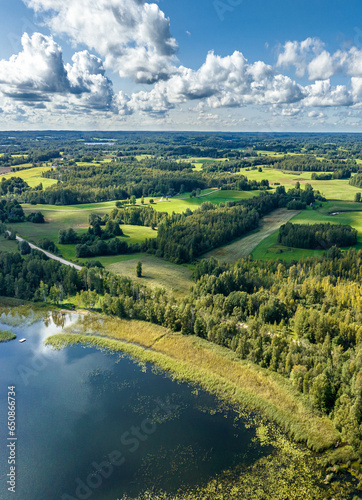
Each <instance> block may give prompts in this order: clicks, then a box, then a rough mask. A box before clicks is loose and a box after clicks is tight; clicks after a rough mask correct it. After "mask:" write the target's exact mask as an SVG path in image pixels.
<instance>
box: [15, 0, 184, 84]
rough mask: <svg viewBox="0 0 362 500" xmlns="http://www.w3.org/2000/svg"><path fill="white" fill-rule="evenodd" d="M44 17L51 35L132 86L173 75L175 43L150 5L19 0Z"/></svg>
mask: <svg viewBox="0 0 362 500" xmlns="http://www.w3.org/2000/svg"><path fill="white" fill-rule="evenodd" d="M24 2H25V4H26V5H27V6H28V7H30V8H32V9H34V11H35V12H37V13H42V14H45V17H44V19H45V22H46V23H47V25H48V26H49V27H50V29H51V31H52V33H54V34H57V35H66V36H68V37H69V38H70V40H71V42H72V43H73V45H74V46H78V45H86V46H87V47H88V48H89V49H91V50H95V51H97V52H98V54H99V55H100V56H101V57H102V58H103V59H104V64H105V66H106V68H110V69H112V70H114V71H118V72H119V74H120V76H121V77H128V78H132V79H133V80H135V81H136V82H141V83H154V82H156V81H159V80H164V79H167V78H168V77H169V76H170V75H171V74H173V73H174V72H175V67H174V62H175V61H176V57H175V53H176V51H177V43H176V40H175V39H174V38H172V36H171V33H170V21H169V19H168V18H166V16H165V14H164V13H163V12H162V11H161V10H160V9H159V7H158V6H157V5H156V4H155V3H147V2H145V1H144V0H97V1H94V0H72V1H71V2H66V1H60V0H24Z"/></svg>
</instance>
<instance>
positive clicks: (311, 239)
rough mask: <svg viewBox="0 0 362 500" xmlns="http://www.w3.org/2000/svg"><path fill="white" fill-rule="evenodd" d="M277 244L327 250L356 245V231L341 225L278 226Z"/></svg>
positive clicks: (288, 224)
mask: <svg viewBox="0 0 362 500" xmlns="http://www.w3.org/2000/svg"><path fill="white" fill-rule="evenodd" d="M278 243H279V244H281V245H284V246H287V247H295V248H310V249H315V250H317V249H328V248H331V247H332V246H336V247H349V246H353V245H356V244H357V230H356V229H354V228H352V227H351V226H346V225H343V224H330V223H326V224H292V223H291V222H288V223H287V224H283V225H282V226H280V229H279V233H278Z"/></svg>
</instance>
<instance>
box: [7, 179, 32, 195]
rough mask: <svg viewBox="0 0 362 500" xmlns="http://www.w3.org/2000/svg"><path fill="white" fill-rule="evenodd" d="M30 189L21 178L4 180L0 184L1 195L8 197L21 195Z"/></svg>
mask: <svg viewBox="0 0 362 500" xmlns="http://www.w3.org/2000/svg"><path fill="white" fill-rule="evenodd" d="M28 189H29V185H28V184H27V183H26V182H25V181H24V180H23V179H21V178H20V177H10V178H9V179H6V178H5V177H3V178H2V180H1V182H0V195H1V196H6V195H8V194H15V195H19V194H22V193H23V192H24V191H26V190H28Z"/></svg>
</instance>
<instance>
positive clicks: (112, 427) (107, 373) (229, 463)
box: [0, 315, 272, 500]
mask: <svg viewBox="0 0 362 500" xmlns="http://www.w3.org/2000/svg"><path fill="white" fill-rule="evenodd" d="M75 319H76V317H75V315H73V316H71V315H69V316H67V318H62V320H61V321H62V322H63V323H65V324H66V325H69V324H70V323H72V321H74V320H75ZM59 320H60V317H59V316H58V319H57V320H56V323H59ZM0 326H1V325H0ZM2 326H3V327H4V328H8V329H11V330H12V331H15V333H17V335H18V339H20V338H22V337H26V338H27V341H26V342H25V343H24V344H20V343H19V342H18V339H17V340H15V341H12V342H9V343H6V344H0V498H1V499H4V500H6V499H8V498H9V499H10V498H16V499H20V500H43V499H44V500H45V499H64V500H66V499H67V500H69V499H76V498H83V499H85V498H87V499H88V498H90V499H97V500H98V499H99V500H103V499H105V500H108V499H109V500H116V499H117V498H121V497H122V495H123V494H124V493H127V494H129V495H134V496H136V495H137V494H138V493H140V492H141V491H142V490H144V489H147V488H149V489H151V488H155V490H159V489H162V490H164V491H169V492H172V491H176V490H177V489H178V488H179V487H181V486H183V485H187V486H192V485H196V484H201V483H203V482H206V481H208V480H209V479H211V478H212V477H213V476H214V475H215V474H217V473H219V472H222V471H223V470H225V469H228V468H230V467H233V466H235V465H237V464H240V463H245V464H250V463H252V462H253V461H255V460H256V459H258V458H260V457H261V456H262V455H263V454H268V453H271V452H272V450H271V449H270V448H266V447H261V446H260V445H259V444H258V441H257V440H253V438H254V437H255V431H254V430H253V429H252V428H249V429H247V428H246V427H245V426H244V423H243V421H242V420H240V419H239V418H238V417H237V415H236V413H234V412H233V411H232V410H231V409H227V408H223V407H222V405H221V404H220V402H219V401H218V400H217V399H216V398H215V397H213V396H211V395H209V394H207V393H205V392H204V391H202V390H200V389H195V388H194V387H191V386H189V385H187V384H181V383H177V382H174V381H172V380H171V379H170V378H169V377H168V376H167V375H165V374H164V373H162V372H161V371H159V370H156V369H155V368H153V367H152V366H151V365H147V366H142V365H140V364H138V363H136V362H134V360H132V359H131V358H129V357H122V356H121V355H120V354H118V353H117V354H115V353H110V352H105V351H101V350H97V349H95V348H93V347H92V348H90V347H80V346H76V347H69V348H66V349H65V350H63V351H54V350H52V349H51V348H48V347H45V346H44V345H43V341H44V339H45V338H46V337H48V336H49V335H50V334H53V333H56V332H61V331H62V326H64V324H63V325H59V324H58V326H57V325H56V324H55V323H54V321H53V319H49V318H48V320H46V321H40V322H39V321H38V322H36V323H34V324H32V325H30V326H26V327H21V328H20V327H15V328H13V327H11V328H9V327H5V326H4V325H2ZM9 385H15V386H16V404H17V406H16V423H17V431H16V436H17V438H18V440H17V445H16V460H17V461H16V495H13V494H11V493H10V492H8V491H7V484H6V481H7V478H6V474H7V473H8V472H9V466H8V464H7V457H8V455H7V453H8V452H7V448H6V445H7V437H8V435H7V424H6V421H7V402H6V398H7V387H8V386H9ZM110 462H111V465H110ZM97 471H98V473H97ZM87 483H88V484H87Z"/></svg>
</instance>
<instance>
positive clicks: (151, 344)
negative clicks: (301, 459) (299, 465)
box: [45, 315, 347, 452]
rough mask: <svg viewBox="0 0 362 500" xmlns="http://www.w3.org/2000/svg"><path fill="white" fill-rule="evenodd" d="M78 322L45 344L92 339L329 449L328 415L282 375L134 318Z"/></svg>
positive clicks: (335, 436)
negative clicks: (319, 411)
mask: <svg viewBox="0 0 362 500" xmlns="http://www.w3.org/2000/svg"><path fill="white" fill-rule="evenodd" d="M81 322H82V323H83V324H82V325H81V329H82V330H83V332H82V333H64V334H56V335H53V336H51V337H48V338H47V339H46V341H45V342H46V344H47V345H52V346H53V347H54V348H56V349H61V348H63V347H66V346H67V345H71V344H82V343H83V344H92V345H94V346H98V347H103V348H106V349H109V350H112V351H121V352H124V353H126V354H129V355H131V356H133V357H135V358H137V359H138V360H140V361H143V362H150V363H154V364H156V365H157V366H159V367H160V368H161V369H163V370H164V371H167V372H169V373H171V374H172V375H173V376H174V377H175V378H176V379H178V380H181V381H188V382H191V383H192V382H194V383H197V384H198V385H200V386H201V387H203V388H204V389H205V390H207V391H208V392H212V393H214V394H216V395H217V396H218V397H220V398H221V399H224V400H225V401H226V402H229V403H231V404H236V405H240V404H242V405H245V406H246V407H247V408H248V409H250V410H256V411H260V412H262V413H263V414H264V415H265V417H266V418H267V419H268V420H270V421H271V422H275V423H276V424H278V425H280V426H281V428H283V429H284V430H285V432H287V434H288V435H290V436H291V437H292V438H293V439H294V440H296V441H297V442H304V443H306V444H307V446H308V447H309V448H310V449H311V450H313V451H317V452H321V451H324V450H328V449H332V448H333V447H334V445H335V444H336V442H337V441H338V440H340V436H339V432H338V431H337V430H336V429H335V427H334V426H333V424H332V422H331V420H330V419H329V418H328V417H326V416H319V415H318V414H317V412H316V411H314V410H313V409H312V408H311V407H310V405H308V403H307V401H306V400H305V398H304V397H303V395H302V394H299V393H297V391H296V390H295V389H294V388H293V387H292V386H291V384H290V383H288V381H287V380H284V379H283V377H282V376H281V375H279V374H276V373H273V372H271V371H269V370H266V369H263V368H260V367H258V366H257V365H254V364H252V363H250V362H246V361H244V360H241V359H240V358H238V357H237V355H236V354H235V353H234V352H233V351H231V350H228V349H226V348H224V347H221V346H217V345H215V344H211V343H210V342H209V341H207V340H203V339H201V338H198V337H195V336H184V335H181V334H177V333H171V332H169V331H168V330H167V329H165V328H163V327H159V326H157V325H150V324H149V323H143V322H139V321H125V320H120V319H118V318H110V317H107V316H105V317H103V316H102V317H99V316H98V317H95V316H94V315H87V316H83V317H81ZM97 322H98V324H97ZM78 326H79V325H78ZM145 329H147V332H146V334H144V335H143V334H142V330H145ZM77 330H78V328H77ZM68 331H69V332H71V331H72V328H69V329H68ZM105 331H106V332H107V333H106V334H105V333H104V332H105ZM88 332H89V333H88ZM92 334H93V335H92ZM346 451H347V450H346Z"/></svg>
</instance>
